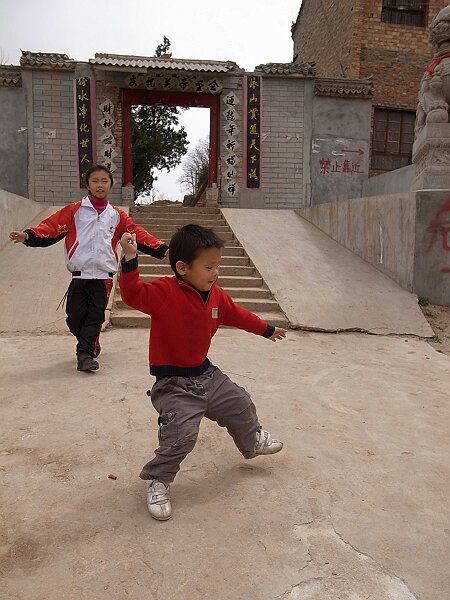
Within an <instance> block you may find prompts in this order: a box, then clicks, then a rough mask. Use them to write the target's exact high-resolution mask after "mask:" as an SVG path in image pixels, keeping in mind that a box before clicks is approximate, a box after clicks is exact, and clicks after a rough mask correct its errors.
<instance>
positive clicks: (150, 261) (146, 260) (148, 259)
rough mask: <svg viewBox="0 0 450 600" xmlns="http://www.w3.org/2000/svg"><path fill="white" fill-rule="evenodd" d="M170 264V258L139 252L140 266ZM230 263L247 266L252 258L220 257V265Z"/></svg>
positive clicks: (223, 265)
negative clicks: (160, 257)
mask: <svg viewBox="0 0 450 600" xmlns="http://www.w3.org/2000/svg"><path fill="white" fill-rule="evenodd" d="M160 264H169V262H168V260H167V259H166V260H163V261H161V260H160V259H159V258H155V257H154V256H150V255H149V254H139V266H141V267H142V266H143V265H160ZM228 265H232V266H236V267H246V266H249V265H250V259H249V257H248V256H222V258H221V259H220V267H221V268H222V267H225V266H228Z"/></svg>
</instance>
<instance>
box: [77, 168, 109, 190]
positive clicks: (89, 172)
mask: <svg viewBox="0 0 450 600" xmlns="http://www.w3.org/2000/svg"><path fill="white" fill-rule="evenodd" d="M97 171H104V172H105V173H106V174H107V175H108V177H109V180H110V181H111V185H112V184H113V183H114V180H113V176H112V173H111V171H110V170H109V169H108V167H105V165H92V167H90V168H89V169H88V170H87V171H86V175H85V176H84V180H85V182H86V186H87V184H88V183H89V178H90V176H91V175H92V173H96V172H97Z"/></svg>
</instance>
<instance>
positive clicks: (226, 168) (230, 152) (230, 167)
mask: <svg viewBox="0 0 450 600" xmlns="http://www.w3.org/2000/svg"><path fill="white" fill-rule="evenodd" d="M222 102H223V104H224V105H225V109H224V110H223V111H222V114H223V117H224V119H225V123H226V124H225V126H224V127H223V131H224V134H225V135H224V141H223V146H224V151H223V152H222V161H223V166H222V180H223V183H222V189H223V190H224V191H225V193H226V194H227V195H228V196H231V197H234V196H236V195H237V193H238V191H239V186H238V183H237V182H238V164H239V162H240V160H239V155H238V152H237V151H238V148H239V142H238V140H239V137H240V136H239V134H240V130H239V128H238V121H239V119H240V117H239V113H238V111H237V106H238V104H239V99H238V97H237V96H236V94H235V93H234V92H230V93H229V94H226V95H225V96H223V97H222Z"/></svg>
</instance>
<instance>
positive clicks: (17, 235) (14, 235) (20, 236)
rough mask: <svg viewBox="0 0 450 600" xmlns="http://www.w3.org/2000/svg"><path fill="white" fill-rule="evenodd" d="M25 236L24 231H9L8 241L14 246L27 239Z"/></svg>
mask: <svg viewBox="0 0 450 600" xmlns="http://www.w3.org/2000/svg"><path fill="white" fill-rule="evenodd" d="M27 237H28V236H27V234H26V233H25V232H24V231H11V233H10V234H9V239H10V240H11V241H12V242H14V243H15V244H20V243H22V242H24V241H25V240H26V239H27Z"/></svg>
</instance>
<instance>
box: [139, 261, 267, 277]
mask: <svg viewBox="0 0 450 600" xmlns="http://www.w3.org/2000/svg"><path fill="white" fill-rule="evenodd" d="M140 269H141V275H155V276H156V277H160V276H161V275H173V271H172V268H171V266H170V265H169V264H167V263H159V264H157V263H155V264H151V265H144V264H141V265H140ZM255 272H256V269H255V267H253V266H246V267H245V266H244V267H240V266H239V265H223V266H222V265H221V266H220V273H221V275H245V276H250V275H253V274H254V273H255Z"/></svg>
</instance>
